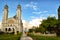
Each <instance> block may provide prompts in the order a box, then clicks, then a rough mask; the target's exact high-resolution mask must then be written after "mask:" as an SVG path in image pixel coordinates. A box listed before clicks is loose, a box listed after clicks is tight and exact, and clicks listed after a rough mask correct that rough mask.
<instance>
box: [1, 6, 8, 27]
mask: <svg viewBox="0 0 60 40" xmlns="http://www.w3.org/2000/svg"><path fill="white" fill-rule="evenodd" d="M7 19H8V6H7V5H5V6H4V9H3V19H2V26H3V27H4V26H6V24H7Z"/></svg>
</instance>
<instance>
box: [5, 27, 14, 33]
mask: <svg viewBox="0 0 60 40" xmlns="http://www.w3.org/2000/svg"><path fill="white" fill-rule="evenodd" d="M14 31H15V28H14V27H6V28H5V33H14Z"/></svg>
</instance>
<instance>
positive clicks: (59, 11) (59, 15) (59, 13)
mask: <svg viewBox="0 0 60 40" xmlns="http://www.w3.org/2000/svg"><path fill="white" fill-rule="evenodd" d="M58 20H60V6H59V8H58Z"/></svg>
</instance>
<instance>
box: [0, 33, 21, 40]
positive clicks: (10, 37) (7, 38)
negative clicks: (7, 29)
mask: <svg viewBox="0 0 60 40" xmlns="http://www.w3.org/2000/svg"><path fill="white" fill-rule="evenodd" d="M20 37H21V34H17V35H14V34H0V40H20Z"/></svg>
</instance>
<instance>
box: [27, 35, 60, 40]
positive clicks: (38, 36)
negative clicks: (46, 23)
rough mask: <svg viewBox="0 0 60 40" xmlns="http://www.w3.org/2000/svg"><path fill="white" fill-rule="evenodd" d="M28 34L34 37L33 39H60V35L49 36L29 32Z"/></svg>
mask: <svg viewBox="0 0 60 40" xmlns="http://www.w3.org/2000/svg"><path fill="white" fill-rule="evenodd" d="M28 36H30V37H32V38H33V40H60V37H49V36H48V37H47V36H40V35H34V34H28Z"/></svg>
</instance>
